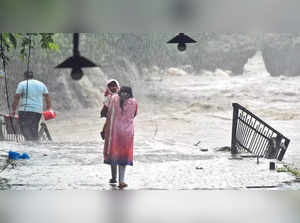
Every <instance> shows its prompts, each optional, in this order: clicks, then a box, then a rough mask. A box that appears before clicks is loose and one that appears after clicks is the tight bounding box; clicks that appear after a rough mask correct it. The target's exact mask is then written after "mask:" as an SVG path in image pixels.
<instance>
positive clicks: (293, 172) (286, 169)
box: [276, 165, 300, 177]
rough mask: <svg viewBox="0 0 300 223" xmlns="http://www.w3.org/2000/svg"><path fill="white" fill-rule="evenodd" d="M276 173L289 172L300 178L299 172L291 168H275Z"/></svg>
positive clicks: (286, 166)
mask: <svg viewBox="0 0 300 223" xmlns="http://www.w3.org/2000/svg"><path fill="white" fill-rule="evenodd" d="M276 171H277V172H290V173H291V174H293V175H294V176H296V177H300V170H299V169H298V168H295V167H291V166H288V165H285V166H283V167H280V168H277V169H276Z"/></svg>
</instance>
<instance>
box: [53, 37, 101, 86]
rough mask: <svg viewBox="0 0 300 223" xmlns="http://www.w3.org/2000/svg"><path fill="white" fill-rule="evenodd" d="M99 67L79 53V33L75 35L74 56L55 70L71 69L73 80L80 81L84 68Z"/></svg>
mask: <svg viewBox="0 0 300 223" xmlns="http://www.w3.org/2000/svg"><path fill="white" fill-rule="evenodd" d="M85 67H98V66H97V65H96V64H95V63H94V62H92V61H90V60H88V59H87V58H85V57H82V56H80V52H79V33H74V34H73V56H71V57H69V58H68V59H66V60H65V61H64V62H62V63H61V64H59V65H57V66H56V67H55V68H71V69H72V71H71V77H72V79H73V80H80V79H81V78H82V76H83V71H82V68H85Z"/></svg>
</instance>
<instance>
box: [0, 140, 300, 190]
mask: <svg viewBox="0 0 300 223" xmlns="http://www.w3.org/2000/svg"><path fill="white" fill-rule="evenodd" d="M160 143H162V144H163V142H160ZM137 144H138V143H137ZM147 144H148V146H150V145H151V144H152V145H153V142H151V141H148V142H147V141H144V142H143V145H144V146H136V150H135V157H134V160H135V161H134V166H133V167H127V169H126V182H127V183H128V184H129V187H128V188H127V190H249V189H264V190H266V189H268V190H269V189H271V190H287V189H291V190H294V189H299V188H300V185H299V184H298V183H294V182H293V180H294V179H295V177H294V176H292V175H291V174H290V173H285V172H281V173H279V172H276V171H270V170H269V162H270V160H267V159H260V160H259V164H257V160H256V158H244V159H242V160H232V159H230V157H231V155H230V153H229V152H219V151H216V150H214V149H212V150H208V151H207V152H202V151H200V149H199V148H197V147H196V146H194V147H191V148H190V150H185V151H179V150H176V149H174V146H173V145H170V144H165V145H164V146H163V147H164V149H163V150H162V149H155V148H153V147H152V148H149V147H147V146H145V145H147ZM11 148H17V151H19V152H22V151H26V152H27V153H29V154H30V156H31V158H30V159H29V160H24V161H17V166H16V167H15V168H13V169H12V168H10V167H9V168H7V169H5V170H4V171H3V172H2V173H0V178H1V181H0V185H1V187H0V188H1V189H2V190H73V189H75V190H77V189H80V190H81V189H87V190H115V189H116V188H115V187H112V186H110V185H109V184H108V180H109V179H110V167H109V166H108V165H105V164H103V158H102V146H101V142H100V143H99V142H86V143H73V144H72V143H55V142H50V143H40V144H32V143H26V144H22V145H21V144H17V143H14V142H1V151H5V150H6V151H8V150H9V149H11ZM0 155H2V156H1V161H2V164H3V162H4V159H5V154H4V152H1V154H0ZM276 165H277V167H278V166H280V165H282V163H280V162H277V164H276Z"/></svg>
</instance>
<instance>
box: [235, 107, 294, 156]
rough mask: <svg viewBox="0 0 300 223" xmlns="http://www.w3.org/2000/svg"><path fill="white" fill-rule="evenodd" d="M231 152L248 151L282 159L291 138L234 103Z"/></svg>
mask: <svg viewBox="0 0 300 223" xmlns="http://www.w3.org/2000/svg"><path fill="white" fill-rule="evenodd" d="M232 106H233V120H232V137H231V153H232V154H236V153H238V152H242V151H246V152H249V153H253V154H255V155H257V156H259V157H265V158H269V159H277V160H282V158H283V156H284V154H285V152H286V149H287V147H288V145H289V143H290V140H289V139H288V138H286V137H285V136H284V135H282V134H281V133H280V132H278V131H276V130H275V129H274V128H272V127H271V126H270V125H268V124H267V123H265V122H264V121H263V120H261V119H260V118H259V117H257V116H256V115H254V114H253V113H251V112H250V111H248V110H247V109H246V108H244V107H243V106H241V105H239V104H237V103H233V104H232Z"/></svg>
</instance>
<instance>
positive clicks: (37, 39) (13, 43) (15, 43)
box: [1, 33, 59, 62]
mask: <svg viewBox="0 0 300 223" xmlns="http://www.w3.org/2000/svg"><path fill="white" fill-rule="evenodd" d="M54 35H55V34H54V33H25V34H24V33H1V38H2V39H3V43H4V46H3V47H4V48H5V51H6V54H5V53H4V52H3V54H4V57H5V58H6V60H7V61H8V53H9V52H11V50H12V49H19V56H20V58H22V59H25V58H26V56H27V51H28V47H29V46H30V47H31V48H32V49H34V48H35V47H36V46H37V43H39V46H40V48H41V49H43V50H52V51H58V50H59V47H58V45H57V44H56V42H55V40H54ZM4 57H2V58H4ZM7 61H6V62H7Z"/></svg>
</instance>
